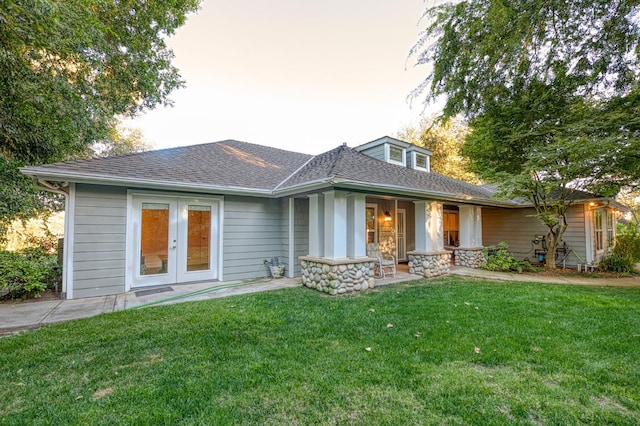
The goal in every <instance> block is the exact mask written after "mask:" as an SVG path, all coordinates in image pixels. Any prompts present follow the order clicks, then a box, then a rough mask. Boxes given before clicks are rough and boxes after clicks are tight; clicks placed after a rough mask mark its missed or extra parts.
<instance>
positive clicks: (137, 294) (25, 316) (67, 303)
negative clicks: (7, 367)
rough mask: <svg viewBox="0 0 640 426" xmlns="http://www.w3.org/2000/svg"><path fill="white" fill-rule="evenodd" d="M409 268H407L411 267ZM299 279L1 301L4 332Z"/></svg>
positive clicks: (628, 281) (638, 283)
mask: <svg viewBox="0 0 640 426" xmlns="http://www.w3.org/2000/svg"><path fill="white" fill-rule="evenodd" d="M405 269H406V268H405ZM451 274H452V275H460V276H468V277H477V278H484V279H488V280H503V281H529V282H540V283H549V284H578V285H596V286H620V287H622V286H624V287H637V288H640V277H633V278H617V279H598V278H588V277H580V276H571V277H567V276H543V275H534V274H511V273H505V272H490V271H485V270H483V269H471V268H463V267H454V268H452V269H451ZM418 278H419V277H417V276H415V275H411V274H409V273H408V272H406V271H404V270H403V269H401V268H399V269H398V273H397V275H396V277H394V278H391V277H390V278H386V279H384V280H381V279H378V280H376V284H377V285H378V286H382V285H388V284H394V283H398V282H402V281H410V280H415V279H418ZM300 286H301V284H300V279H299V278H281V279H264V280H260V281H256V282H249V283H244V282H241V281H236V282H205V283H196V284H180V285H172V286H165V287H158V288H150V289H142V290H141V289H138V290H136V291H131V292H128V293H125V294H120V295H116V296H100V297H89V298H85V299H75V300H43V301H31V302H15V303H2V304H0V336H3V335H8V334H13V333H15V332H18V331H22V330H30V329H34V328H38V327H41V326H43V325H46V324H53V323H57V322H62V321H69V320H72V319H78V318H87V317H92V316H95V315H99V314H102V313H107V312H114V311H121V310H124V309H130V308H136V307H144V306H155V305H167V304H173V303H180V302H187V301H196V300H206V299H214V298H219V297H226V296H232V295H237V294H248V293H257V292H262V291H270V290H278V289H281V288H292V287H300Z"/></svg>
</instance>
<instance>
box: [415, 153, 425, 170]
mask: <svg viewBox="0 0 640 426" xmlns="http://www.w3.org/2000/svg"><path fill="white" fill-rule="evenodd" d="M416 167H420V168H421V169H426V168H427V156H426V155H422V154H416Z"/></svg>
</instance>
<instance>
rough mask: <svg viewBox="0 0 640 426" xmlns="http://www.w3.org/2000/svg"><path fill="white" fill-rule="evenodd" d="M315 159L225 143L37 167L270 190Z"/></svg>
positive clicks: (259, 147)
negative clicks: (308, 161) (310, 159)
mask: <svg viewBox="0 0 640 426" xmlns="http://www.w3.org/2000/svg"><path fill="white" fill-rule="evenodd" d="M309 158H311V155H308V154H301V153H297V152H291V151H285V150H282V149H277V148H271V147H267V146H263V145H255V144H251V143H247V142H239V141H234V140H227V141H221V142H213V143H208V144H202V145H191V146H183V147H178V148H168V149H161V150H157V151H147V152H141V153H136V154H128V155H122V156H115V157H105V158H93V159H89V160H78V161H68V162H62V163H54V164H49V165H46V166H42V167H39V169H44V170H51V171H56V172H71V173H84V174H91V175H95V176H101V177H119V178H131V179H145V180H157V181H161V182H174V183H187V184H188V183H193V184H204V185H216V186H231V187H240V188H248V189H265V190H271V189H273V188H274V187H275V186H276V185H278V184H279V183H280V182H282V181H283V180H284V179H286V178H287V176H289V175H291V174H292V173H293V172H295V171H296V170H297V169H298V168H299V167H300V166H302V165H303V164H304V163H305V162H306V161H307V160H308V159H309Z"/></svg>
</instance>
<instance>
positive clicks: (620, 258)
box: [598, 224, 640, 273]
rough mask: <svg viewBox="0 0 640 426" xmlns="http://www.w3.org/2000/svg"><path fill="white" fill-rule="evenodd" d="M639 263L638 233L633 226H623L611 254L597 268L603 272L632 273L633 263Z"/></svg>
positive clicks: (639, 240) (639, 234) (639, 243)
mask: <svg viewBox="0 0 640 426" xmlns="http://www.w3.org/2000/svg"><path fill="white" fill-rule="evenodd" d="M637 262H640V233H639V232H638V229H637V228H636V226H635V225H633V224H630V225H627V226H625V227H624V228H623V229H622V230H621V232H620V233H619V234H618V236H617V238H616V245H615V247H614V248H613V251H612V252H611V254H610V255H609V256H607V257H605V258H604V259H603V260H602V262H600V264H599V265H598V267H599V268H600V269H602V270H605V271H611V272H622V273H628V272H633V268H634V265H635V263H637Z"/></svg>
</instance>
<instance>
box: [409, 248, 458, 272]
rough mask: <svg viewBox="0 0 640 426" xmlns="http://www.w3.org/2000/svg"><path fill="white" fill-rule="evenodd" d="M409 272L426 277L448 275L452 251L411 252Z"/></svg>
mask: <svg viewBox="0 0 640 426" xmlns="http://www.w3.org/2000/svg"><path fill="white" fill-rule="evenodd" d="M407 254H408V255H409V273H411V274H415V275H421V276H423V277H425V278H431V277H437V276H440V275H446V274H448V273H449V271H450V270H451V252H450V251H439V252H434V253H418V252H409V253H407Z"/></svg>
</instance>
